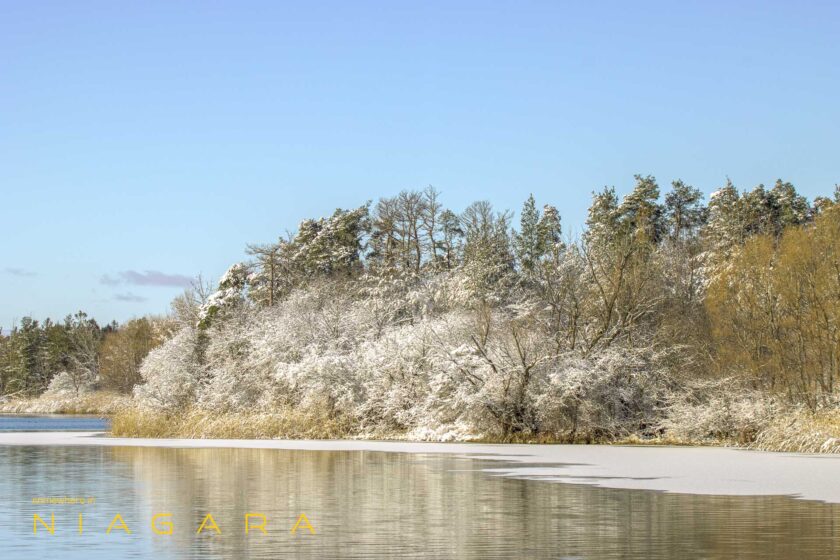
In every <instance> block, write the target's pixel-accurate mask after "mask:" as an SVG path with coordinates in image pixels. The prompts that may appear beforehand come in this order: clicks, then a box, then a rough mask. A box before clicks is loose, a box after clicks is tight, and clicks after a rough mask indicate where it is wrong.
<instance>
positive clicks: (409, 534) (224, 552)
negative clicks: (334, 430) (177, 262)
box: [0, 447, 840, 559]
mask: <svg viewBox="0 0 840 560" xmlns="http://www.w3.org/2000/svg"><path fill="white" fill-rule="evenodd" d="M499 466H500V465H499V463H498V462H491V461H487V460H484V459H461V458H457V457H452V456H445V455H408V454H399V453H381V452H335V451H279V450H269V449H163V448H157V449H156V448H130V447H122V448H105V447H89V448H85V447H73V448H70V447H68V448H62V447H44V448H37V447H0V497H2V500H0V543H2V546H3V554H2V557H3V558H32V557H36V556H37V557H44V556H51V557H52V556H60V557H62V558H82V557H83V558H86V559H88V558H129V557H137V558H142V557H150V556H155V557H158V558H272V559H274V558H311V557H319V558H339V557H341V558H375V557H381V558H394V557H436V558H446V557H457V558H511V557H530V558H558V557H564V556H565V557H580V558H689V557H696V558H731V557H736V556H737V557H743V558H803V557H811V558H836V557H838V555H840V527H838V526H837V524H836V521H837V520H838V519H840V517H838V514H840V508H838V507H837V506H831V505H825V504H819V503H813V502H802V501H795V500H791V499H788V498H782V497H761V498H745V497H710V496H688V495H674V494H662V493H656V492H647V491H636V490H607V489H599V488H593V487H588V486H576V485H565V484H556V483H548V482H540V481H526V480H515V479H510V478H503V477H498V476H493V475H491V474H489V473H487V472H483V471H482V469H483V468H498V467H499ZM52 496H78V497H86V498H87V497H92V498H95V503H93V504H85V505H35V504H33V503H32V499H33V498H38V497H52ZM51 512H54V513H55V516H56V522H55V525H56V531H55V533H56V534H55V535H49V534H48V533H47V532H46V531H45V530H43V527H39V534H38V535H37V536H35V535H33V534H32V515H33V513H38V514H40V515H41V516H42V517H44V518H45V519H46V520H47V521H48V522H49V514H50V513H51ZM79 513H83V515H84V531H83V533H82V534H81V535H80V534H78V526H77V525H78V514H79ZM117 513H120V514H121V515H122V516H123V518H124V519H125V521H126V523H127V524H128V526H129V527H130V528H131V530H132V534H131V535H126V534H125V533H124V532H123V531H120V530H114V531H112V533H111V534H110V535H106V534H105V529H106V527H107V526H108V524H109V523H110V522H111V520H112V519H113V516H114V515H115V514H117ZM157 513H171V514H172V517H171V518H170V519H171V521H172V522H173V524H174V532H173V534H172V535H170V536H166V535H157V534H154V533H153V531H152V528H151V525H150V523H151V520H152V516H153V515H154V514H157ZM208 513H210V514H212V515H213V517H214V519H215V521H216V522H217V523H218V525H219V527H220V529H221V531H222V534H221V535H216V534H214V533H213V532H212V531H210V532H205V533H203V534H201V535H196V534H195V533H196V529H197V528H198V526H199V524H200V523H201V520H202V519H203V518H204V516H205V515H206V514H208ZM246 513H262V514H265V515H266V516H267V518H268V524H267V533H268V534H267V535H263V534H261V533H260V532H259V531H251V533H250V534H249V535H246V534H245V527H244V517H245V514H246ZM301 513H304V514H306V515H307V516H308V518H309V520H310V521H311V523H312V525H313V526H314V528H315V530H316V531H317V534H315V535H310V534H309V532H308V531H306V530H298V532H297V533H296V534H295V535H292V534H290V530H291V528H292V527H293V525H294V524H295V521H296V520H297V519H298V516H299V515H300V514H301Z"/></svg>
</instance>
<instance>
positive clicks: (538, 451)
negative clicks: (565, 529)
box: [0, 432, 840, 503]
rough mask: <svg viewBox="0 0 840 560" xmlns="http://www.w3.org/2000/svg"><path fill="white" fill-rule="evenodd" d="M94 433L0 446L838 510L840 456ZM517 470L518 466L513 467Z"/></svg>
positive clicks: (31, 435) (21, 436)
mask: <svg viewBox="0 0 840 560" xmlns="http://www.w3.org/2000/svg"><path fill="white" fill-rule="evenodd" d="M104 436H105V434H104V433H99V432H5V433H0V445H3V446H129V447H170V448H242V449H280V450H309V451H374V452H386V453H417V454H424V453H447V454H454V455H458V456H462V457H472V458H481V459H488V460H498V461H500V462H502V464H500V465H499V467H498V468H488V469H486V470H487V472H489V473H491V474H495V475H499V476H510V477H514V478H522V479H539V480H546V481H550V482H559V483H570V484H589V485H594V486H602V487H606V488H626V489H639V490H656V491H663V492H678V493H687V494H711V495H739V496H778V495H785V496H791V497H794V498H799V499H804V500H818V501H824V502H830V503H840V484H838V481H840V456H828V455H806V454H798V453H769V452H760V451H746V450H740V449H726V448H719V447H646V446H638V447H637V446H618V445H533V444H528V445H526V444H523V445H500V444H474V443H423V442H397V441H395V442H390V441H365V440H209V439H202V440H195V439H191V440H190V439H160V440H159V439H133V438H111V437H104ZM517 463H521V464H522V466H517Z"/></svg>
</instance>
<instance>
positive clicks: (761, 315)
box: [706, 206, 840, 410]
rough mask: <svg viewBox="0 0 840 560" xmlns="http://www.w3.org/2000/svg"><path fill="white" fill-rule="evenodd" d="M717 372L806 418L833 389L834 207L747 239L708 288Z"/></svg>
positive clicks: (837, 231)
mask: <svg viewBox="0 0 840 560" xmlns="http://www.w3.org/2000/svg"><path fill="white" fill-rule="evenodd" d="M706 307H707V310H708V312H709V318H710V320H711V324H712V330H713V335H714V344H715V348H716V354H717V360H718V363H719V365H720V368H721V369H722V370H723V372H724V373H726V374H735V375H737V376H741V377H746V378H748V379H749V380H750V381H751V382H753V383H756V384H757V385H758V386H759V387H762V388H764V389H768V390H771V391H773V392H777V393H782V394H784V395H785V396H786V397H788V398H789V399H790V400H791V401H793V402H796V403H803V404H805V405H807V406H808V407H809V408H811V409H812V410H816V409H818V408H820V407H822V406H823V405H826V404H830V403H831V402H832V401H833V399H834V395H835V394H836V392H837V390H838V389H840V387H838V383H840V206H834V207H830V208H828V209H826V210H825V211H824V212H823V214H822V215H820V216H819V217H818V218H817V219H816V221H815V222H814V224H812V225H805V226H802V227H790V228H788V229H787V230H785V232H784V235H783V236H782V237H781V239H780V240H778V241H777V240H776V239H775V238H773V237H772V236H769V235H765V236H756V237H754V238H752V239H750V240H749V241H748V242H747V243H746V244H745V245H744V247H743V248H742V249H741V251H740V252H739V253H738V254H737V255H736V257H735V258H734V259H733V261H732V263H731V265H730V266H729V267H728V268H726V269H725V270H724V271H723V272H722V273H721V274H720V275H719V276H718V277H717V278H716V279H715V281H714V282H713V283H712V285H711V286H710V287H709V291H708V295H707V299H706Z"/></svg>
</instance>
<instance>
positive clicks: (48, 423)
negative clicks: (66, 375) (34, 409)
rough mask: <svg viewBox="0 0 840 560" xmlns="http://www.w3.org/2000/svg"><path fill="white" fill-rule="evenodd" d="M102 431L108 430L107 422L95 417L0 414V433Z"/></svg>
mask: <svg viewBox="0 0 840 560" xmlns="http://www.w3.org/2000/svg"><path fill="white" fill-rule="evenodd" d="M104 430H108V420H107V419H105V418H97V417H95V416H69V415H60V414H53V415H40V416H35V415H33V416H22V415H10V414H0V432H40V431H52V432H54V431H74V432H102V431H104Z"/></svg>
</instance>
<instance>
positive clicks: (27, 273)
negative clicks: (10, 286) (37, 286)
mask: <svg viewBox="0 0 840 560" xmlns="http://www.w3.org/2000/svg"><path fill="white" fill-rule="evenodd" d="M3 272H5V273H6V274H10V275H12V276H20V277H21V278H31V277H33V276H35V273H34V272H32V271H31V270H24V269H22V268H15V267H7V268H4V269H3Z"/></svg>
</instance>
